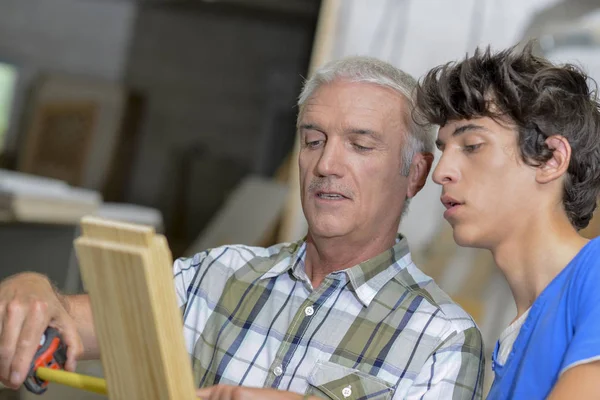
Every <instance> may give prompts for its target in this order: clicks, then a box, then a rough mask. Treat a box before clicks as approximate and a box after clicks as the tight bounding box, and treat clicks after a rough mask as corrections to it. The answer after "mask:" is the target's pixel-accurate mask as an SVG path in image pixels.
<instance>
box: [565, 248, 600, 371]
mask: <svg viewBox="0 0 600 400" xmlns="http://www.w3.org/2000/svg"><path fill="white" fill-rule="evenodd" d="M594 250H595V251H592V252H590V254H589V256H588V257H586V258H585V259H584V260H582V262H584V263H585V265H583V266H581V268H580V269H578V270H579V271H578V272H579V273H578V274H577V276H575V277H574V281H573V286H572V287H571V288H570V289H571V290H570V294H569V295H570V296H573V301H570V302H569V313H570V315H571V316H572V318H573V320H572V329H573V337H572V339H571V342H570V343H569V346H568V347H567V352H566V354H565V358H564V361H563V365H562V368H561V374H562V373H563V372H565V371H566V370H567V369H569V368H572V367H575V366H577V365H581V364H585V363H589V362H593V361H598V360H600V288H599V287H598V285H600V246H598V245H596V248H595V249H594Z"/></svg>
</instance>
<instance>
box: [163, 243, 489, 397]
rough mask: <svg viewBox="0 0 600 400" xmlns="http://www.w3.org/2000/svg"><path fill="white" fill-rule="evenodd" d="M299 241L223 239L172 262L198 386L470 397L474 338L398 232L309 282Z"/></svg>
mask: <svg viewBox="0 0 600 400" xmlns="http://www.w3.org/2000/svg"><path fill="white" fill-rule="evenodd" d="M305 255H306V243H305V242H302V241H301V242H298V243H294V244H280V245H276V246H272V247H270V248H266V249H265V248H257V247H247V246H226V247H219V248H215V249H212V250H210V251H206V252H202V253H199V254H197V255H196V256H194V257H193V258H188V259H179V260H177V261H176V262H175V264H174V279H175V286H176V291H177V295H178V299H179V305H180V307H181V308H182V312H183V317H184V334H185V338H186V343H187V348H188V351H189V353H190V355H191V356H192V364H193V368H194V376H195V379H196V384H197V385H198V386H199V387H205V386H211V385H215V384H219V383H220V384H229V385H244V386H254V387H267V388H276V389H281V390H289V391H292V392H297V393H301V394H304V393H306V394H312V395H316V396H319V397H324V398H332V399H343V400H349V399H392V398H393V399H417V398H419V399H474V398H475V399H479V398H481V391H482V377H483V362H484V361H483V360H484V358H483V353H482V340H481V335H480V332H479V330H478V329H477V327H476V326H475V324H474V322H473V321H472V319H471V318H470V317H469V315H468V314H467V313H466V312H464V311H463V310H462V309H461V308H460V307H459V306H457V305H456V304H455V303H453V302H452V301H451V300H450V298H449V297H448V296H447V295H446V294H444V293H443V292H442V290H441V289H440V288H439V287H438V286H437V285H436V284H435V283H434V282H433V280H432V279H431V278H429V277H428V276H426V275H425V274H423V273H422V272H421V271H420V270H419V269H417V267H416V266H415V265H414V263H413V262H412V260H411V257H410V253H409V250H408V244H407V241H406V239H402V238H401V239H399V240H398V241H397V243H396V245H395V246H394V247H392V248H391V249H389V250H387V251H385V252H383V253H381V254H379V255H378V256H376V257H374V258H372V259H370V260H368V261H365V262H363V263H361V264H359V265H356V266H354V267H352V268H349V269H346V270H343V271H339V272H334V273H331V274H329V275H328V276H327V277H326V278H325V279H324V280H323V282H322V283H321V285H320V286H319V287H318V288H317V289H313V287H312V285H311V283H310V279H309V278H308V277H307V275H306V273H305V269H304V259H305Z"/></svg>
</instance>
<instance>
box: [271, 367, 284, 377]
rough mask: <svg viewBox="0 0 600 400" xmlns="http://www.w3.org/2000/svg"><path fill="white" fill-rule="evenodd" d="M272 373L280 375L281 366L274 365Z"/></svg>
mask: <svg viewBox="0 0 600 400" xmlns="http://www.w3.org/2000/svg"><path fill="white" fill-rule="evenodd" d="M273 373H274V374H275V376H281V374H283V368H281V367H275V369H274V370H273Z"/></svg>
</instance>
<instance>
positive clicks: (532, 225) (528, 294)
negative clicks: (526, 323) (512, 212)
mask: <svg viewBox="0 0 600 400" xmlns="http://www.w3.org/2000/svg"><path fill="white" fill-rule="evenodd" d="M556 214H558V215H556ZM587 242H588V240H587V239H585V238H583V237H581V236H580V235H579V234H578V233H577V231H576V230H575V229H574V228H573V226H572V225H571V223H570V222H569V220H568V219H567V217H566V216H565V215H564V213H562V212H557V213H555V215H554V217H550V218H549V217H548V214H546V217H544V216H543V215H540V216H539V217H533V218H528V219H527V220H523V221H522V223H521V225H520V226H519V227H518V229H516V230H514V231H512V232H510V235H509V236H508V237H507V238H505V239H504V240H503V241H501V242H500V243H499V244H498V245H496V246H494V247H493V248H492V249H491V250H492V254H493V256H494V260H495V262H496V265H498V267H499V268H500V270H501V271H502V272H503V273H504V276H505V277H506V280H507V281H508V284H509V286H510V289H511V291H512V294H513V297H514V299H515V303H516V306H517V318H518V317H519V316H521V315H522V314H523V313H524V312H525V311H527V309H528V308H529V307H530V306H531V305H532V304H533V302H534V301H535V299H536V298H537V297H538V296H539V295H540V294H541V293H542V291H543V290H544V289H545V288H546V286H548V284H549V283H550V282H551V281H552V280H553V279H554V278H555V277H556V276H557V275H558V274H559V273H560V272H561V271H562V270H563V269H564V268H565V267H566V266H567V264H569V262H570V261H571V260H572V259H573V257H575V255H576V254H577V253H578V252H579V251H580V250H581V248H582V247H583V246H585V244H586V243H587Z"/></svg>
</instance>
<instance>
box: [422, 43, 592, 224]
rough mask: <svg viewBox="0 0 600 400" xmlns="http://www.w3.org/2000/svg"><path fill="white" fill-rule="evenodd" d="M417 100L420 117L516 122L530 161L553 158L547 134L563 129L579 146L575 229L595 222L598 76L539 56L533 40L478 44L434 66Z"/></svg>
mask: <svg viewBox="0 0 600 400" xmlns="http://www.w3.org/2000/svg"><path fill="white" fill-rule="evenodd" d="M588 82H589V85H588ZM416 101H417V110H418V111H417V112H418V113H419V115H418V116H415V119H416V120H420V119H421V118H423V117H424V118H425V120H426V121H427V122H428V123H433V124H436V125H440V126H444V125H445V124H446V123H447V122H448V121H452V120H461V119H471V118H480V117H491V118H494V119H495V120H497V121H504V122H508V123H509V124H510V125H514V126H515V128H516V130H517V132H518V139H517V140H518V146H519V148H520V153H521V158H522V159H523V161H524V162H525V163H527V164H528V165H531V166H540V165H541V164H543V163H545V162H546V161H548V160H549V159H550V158H551V156H552V151H551V150H550V149H549V148H548V146H547V145H546V143H545V141H546V139H547V138H548V137H550V136H552V135H554V134H560V135H562V136H564V137H565V138H566V139H567V140H568V141H569V144H570V146H571V148H572V150H571V159H570V162H569V167H568V169H567V177H566V179H565V187H564V195H563V205H564V208H565V212H566V214H567V216H568V218H569V220H570V222H571V224H572V225H573V226H574V227H575V229H577V230H580V229H583V228H585V227H586V226H587V225H588V224H589V222H590V220H591V219H592V215H593V213H594V210H595V208H596V202H597V198H598V195H599V194H600V104H599V103H598V97H597V85H596V83H595V82H594V81H593V80H592V79H591V78H590V77H588V76H587V75H586V74H585V73H584V72H583V71H582V70H581V69H580V68H578V67H577V66H575V65H572V64H565V65H560V66H559V65H554V64H552V63H551V62H550V61H548V60H546V59H544V58H542V57H539V56H536V55H535V54H534V53H533V43H532V42H530V43H528V44H527V45H526V46H525V47H524V48H523V49H522V50H517V48H516V47H512V48H510V49H508V50H505V51H501V52H497V53H493V52H492V51H491V50H490V48H489V47H488V48H487V49H485V50H484V51H482V50H481V49H477V50H476V51H475V53H474V55H473V56H471V57H467V58H465V59H464V60H462V61H460V62H450V63H447V64H444V65H440V66H438V67H436V68H434V69H432V70H431V71H430V72H428V73H427V75H426V76H425V77H424V78H423V79H421V82H420V83H419V86H418V88H417V98H416Z"/></svg>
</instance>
